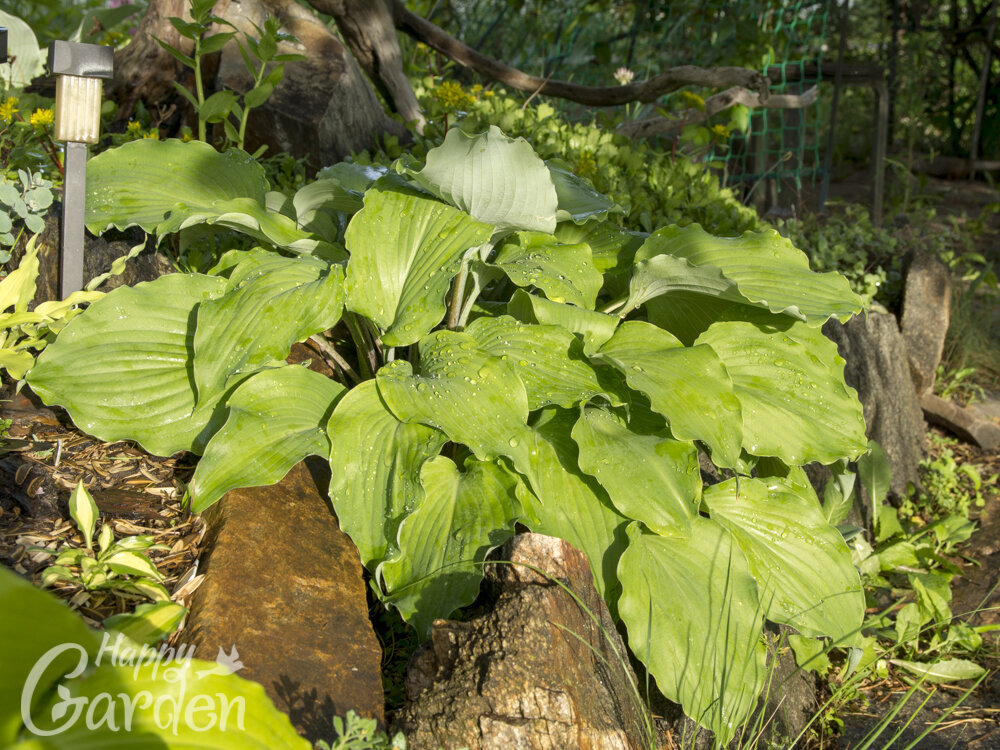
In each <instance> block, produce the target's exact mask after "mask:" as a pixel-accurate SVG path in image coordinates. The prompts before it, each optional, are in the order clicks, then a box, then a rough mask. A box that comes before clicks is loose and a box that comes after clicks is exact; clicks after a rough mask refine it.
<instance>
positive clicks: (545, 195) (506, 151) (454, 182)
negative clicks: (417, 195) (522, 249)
mask: <svg viewBox="0 0 1000 750" xmlns="http://www.w3.org/2000/svg"><path fill="white" fill-rule="evenodd" d="M400 169H401V170H402V171H403V172H404V173H405V174H407V175H408V176H409V177H410V178H411V179H412V180H413V181H414V182H416V183H417V184H418V185H420V186H421V187H423V188H425V189H427V190H429V191H430V192H431V193H433V194H434V195H436V196H438V197H439V198H441V199H442V200H444V201H447V202H448V203H450V204H451V205H453V206H457V207H458V208H460V209H462V210H463V211H465V212H467V213H469V214H471V215H472V217H473V218H475V219H476V220H478V221H481V222H485V223H487V224H492V225H494V226H496V227H497V228H499V229H530V230H535V231H539V232H551V231H552V230H553V229H555V228H556V209H557V207H558V203H559V199H558V196H557V194H556V187H555V185H554V184H553V182H552V176H551V175H550V174H549V170H548V167H546V166H545V162H543V161H542V160H541V159H540V158H539V157H538V155H537V154H535V150H534V149H533V148H532V147H531V145H530V144H529V143H528V142H527V141H526V140H524V139H523V138H508V137H507V136H506V135H504V134H503V133H502V132H501V131H500V128H498V127H497V126H496V125H490V128H489V130H488V131H487V132H486V133H478V134H476V135H468V134H466V133H464V132H462V130H461V129H460V128H452V129H451V130H449V131H448V134H447V135H446V136H445V138H444V142H443V143H442V144H441V145H440V146H437V147H435V148H432V149H431V150H430V151H428V152H427V162H426V164H425V165H424V168H423V169H421V170H420V171H419V172H414V171H412V170H408V169H406V168H403V167H400Z"/></svg>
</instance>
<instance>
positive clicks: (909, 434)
mask: <svg viewBox="0 0 1000 750" xmlns="http://www.w3.org/2000/svg"><path fill="white" fill-rule="evenodd" d="M823 333H824V334H826V336H827V338H829V339H832V340H833V341H834V342H835V343H836V344H837V349H838V351H839V352H840V356H841V357H843V358H844V359H845V360H846V362H847V364H846V365H845V367H844V379H845V380H846V381H847V384H848V385H849V386H851V387H852V388H854V389H855V390H857V392H858V398H859V399H860V400H861V406H862V407H863V409H864V415H865V423H866V424H867V425H868V429H867V434H868V438H869V439H871V440H874V441H875V442H877V443H878V444H879V446H881V448H882V450H883V451H885V455H886V457H887V458H888V459H889V465H890V467H891V468H892V492H893V494H895V495H896V496H897V497H905V496H906V486H907V484H908V483H912V484H913V485H914V486H918V487H919V486H920V478H919V475H918V473H917V469H918V467H919V465H920V460H921V458H923V455H924V450H925V448H924V421H923V417H922V415H921V412H920V402H919V400H918V398H917V394H916V391H914V389H913V385H912V381H911V379H910V368H909V365H908V359H907V354H906V344H905V343H904V341H903V337H902V336H901V335H900V333H899V326H898V325H897V323H896V318H895V316H893V315H891V314H889V313H877V312H869V313H868V315H867V317H866V316H864V315H856V316H854V317H853V318H851V319H850V320H848V321H847V323H846V324H842V323H840V322H838V321H837V320H836V319H832V320H830V321H828V322H827V323H826V325H824V326H823ZM866 505H867V504H866ZM865 520H867V521H870V519H865Z"/></svg>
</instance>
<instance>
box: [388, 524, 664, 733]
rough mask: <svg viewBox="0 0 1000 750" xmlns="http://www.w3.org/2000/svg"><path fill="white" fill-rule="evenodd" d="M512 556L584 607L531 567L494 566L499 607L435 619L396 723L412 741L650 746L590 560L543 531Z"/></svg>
mask: <svg viewBox="0 0 1000 750" xmlns="http://www.w3.org/2000/svg"><path fill="white" fill-rule="evenodd" d="M504 552H505V554H504V557H505V558H506V559H509V560H512V561H513V562H515V563H527V564H530V565H534V566H536V567H539V568H541V569H543V570H545V571H546V572H547V573H548V574H549V575H551V576H553V577H555V578H557V579H559V580H560V581H561V582H562V583H564V584H565V585H567V586H568V587H569V588H570V589H571V590H572V591H573V592H574V593H575V594H576V595H577V596H578V597H579V598H580V601H581V602H582V603H583V605H584V606H583V607H581V605H580V604H578V603H577V601H576V600H574V598H573V597H572V596H570V594H569V593H567V592H566V590H565V589H563V588H562V587H561V586H559V585H558V584H556V583H555V582H554V581H552V580H551V579H550V578H546V577H545V576H540V575H539V574H538V573H536V572H534V571H532V570H530V569H528V568H525V567H523V566H518V565H496V566H492V568H491V570H490V572H489V576H490V579H491V580H492V581H493V582H494V585H496V586H498V587H499V589H500V594H499V598H498V600H497V602H496V605H495V606H494V607H493V609H492V611H490V612H489V613H488V614H486V615H483V616H482V617H479V618H477V619H475V620H472V621H470V622H466V623H458V622H449V621H446V620H438V621H437V622H435V623H434V625H433V627H432V629H431V637H430V640H429V641H428V642H427V643H425V644H424V645H423V646H421V648H420V649H419V650H418V651H417V652H416V654H414V657H413V659H412V660H411V663H410V666H409V668H408V671H407V676H406V693H407V703H406V705H405V706H404V707H403V709H402V710H401V711H400V713H399V716H398V717H397V726H396V729H399V730H402V731H404V732H405V733H406V739H407V747H410V748H412V749H413V750H424V749H425V748H429V749H432V750H437V748H440V747H446V748H458V747H466V748H468V750H485V749H489V750H494V749H495V750H508V749H509V748H522V749H524V750H529V749H537V750H575V749H580V750H583V749H584V748H586V749H589V748H603V749H604V750H626V748H644V747H650V746H652V742H651V738H649V737H648V736H647V734H646V726H648V725H647V723H646V721H645V719H644V709H643V707H642V705H641V703H640V702H639V699H638V696H637V695H636V693H635V692H634V691H635V685H636V678H635V675H634V673H633V672H632V669H631V667H630V666H629V663H628V660H627V657H626V656H624V654H625V653H626V652H625V650H624V644H623V643H622V641H621V637H620V636H619V635H618V631H617V630H616V629H615V625H614V623H613V621H612V620H611V615H610V614H609V612H608V609H607V606H606V605H605V604H604V601H603V600H602V599H601V597H600V595H599V594H598V593H597V590H596V589H595V588H594V585H593V577H592V574H591V571H590V565H589V564H588V562H587V558H586V556H585V555H584V554H583V553H582V552H579V551H578V550H576V549H574V548H573V547H572V546H570V545H569V544H568V543H567V542H564V541H563V540H561V539H555V538H553V537H546V536H542V535H538V534H524V535H521V536H518V537H515V539H514V540H512V541H511V542H508V545H507V547H506V548H505V550H504ZM584 607H585V608H586V609H584ZM587 610H589V612H588V611H587ZM591 613H592V614H591Z"/></svg>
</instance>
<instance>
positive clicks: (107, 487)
mask: <svg viewBox="0 0 1000 750" xmlns="http://www.w3.org/2000/svg"><path fill="white" fill-rule="evenodd" d="M4 390H5V393H4V398H3V399H2V400H0V420H10V424H9V425H7V423H6V422H5V421H4V422H0V426H4V425H7V426H6V430H5V432H6V435H3V433H0V564H2V565H4V566H6V567H7V568H9V569H11V570H13V571H14V572H16V573H18V574H20V575H22V576H24V577H25V578H28V579H29V580H31V581H32V582H34V583H35V584H36V585H38V586H41V572H42V571H43V570H44V569H45V568H46V567H48V565H49V564H51V562H52V560H53V559H54V556H53V555H49V554H46V553H45V552H42V551H40V550H39V549H38V548H41V549H46V550H53V551H54V550H61V549H64V548H66V547H67V546H68V547H82V546H84V540H83V538H82V536H81V535H80V533H79V532H78V531H77V529H76V526H75V524H74V523H73V522H72V520H71V519H70V518H69V513H68V508H67V500H68V499H69V496H70V493H71V492H72V490H73V488H74V487H75V486H76V485H77V482H79V481H81V480H82V481H83V483H84V486H85V487H86V488H87V489H88V490H89V491H90V493H91V495H92V496H93V498H94V502H95V503H96V504H97V506H98V509H99V511H100V520H99V522H98V529H100V527H101V526H102V525H104V524H107V525H110V526H111V528H112V530H113V532H114V535H115V538H116V539H117V538H121V537H124V536H132V535H139V534H144V535H151V536H153V538H154V539H155V541H156V543H157V544H162V545H165V546H166V547H167V548H168V549H167V550H154V551H151V552H150V553H149V557H150V559H151V560H152V561H153V562H154V563H155V564H156V566H157V568H158V569H159V571H160V573H161V574H162V575H163V576H164V581H163V584H164V586H165V587H166V589H167V591H169V592H170V593H171V595H172V598H173V600H174V601H176V602H178V603H180V604H186V603H187V601H188V598H189V597H190V595H191V594H192V593H193V592H194V590H195V589H196V588H197V587H198V584H200V582H201V576H199V575H197V561H198V554H199V549H200V544H201V541H202V537H203V536H204V524H203V523H202V521H201V519H200V518H199V517H196V516H192V515H191V514H190V513H189V512H188V511H187V510H185V509H184V508H183V507H182V499H183V495H184V489H185V487H186V483H187V481H189V480H190V477H191V474H192V473H193V471H194V460H193V458H192V457H190V456H188V455H187V454H178V455H176V456H172V457H168V458H160V457H157V456H150V455H149V454H148V453H146V452H145V451H143V450H142V448H140V447H139V446H138V445H136V444H135V443H133V442H130V441H118V442H114V443H103V442H101V441H99V440H96V439H94V438H91V437H89V436H87V435H84V434H83V433H81V432H80V431H79V430H77V429H76V428H75V427H74V426H73V425H72V423H71V422H70V420H69V418H68V416H67V415H66V413H65V412H63V411H62V410H61V409H58V408H47V407H45V406H44V405H43V404H41V402H40V401H38V399H37V398H36V397H34V396H33V395H32V394H31V393H30V391H28V389H27V388H24V389H22V391H21V392H20V393H16V394H14V393H12V391H13V388H12V387H10V385H9V384H8V385H7V386H6V387H5V389H4ZM95 536H96V535H95ZM52 591H53V593H55V594H56V595H57V596H60V597H62V598H63V599H65V600H66V601H67V602H68V603H69V605H70V607H71V608H73V609H75V610H77V611H79V613H80V614H81V615H82V616H83V618H84V619H85V620H86V621H87V622H88V623H89V624H91V625H93V626H95V627H96V626H98V625H100V623H101V622H102V621H103V620H104V619H105V618H106V617H108V616H110V615H114V614H119V613H122V612H126V611H131V610H132V609H134V608H135V606H136V605H137V604H141V603H143V602H144V601H146V600H145V599H136V598H130V597H128V596H125V595H122V594H119V593H116V592H112V591H86V590H85V589H84V588H83V587H82V586H81V585H79V584H73V583H68V582H60V583H57V584H56V585H55V586H53V587H52Z"/></svg>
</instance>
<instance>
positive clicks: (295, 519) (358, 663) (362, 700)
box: [182, 460, 385, 741]
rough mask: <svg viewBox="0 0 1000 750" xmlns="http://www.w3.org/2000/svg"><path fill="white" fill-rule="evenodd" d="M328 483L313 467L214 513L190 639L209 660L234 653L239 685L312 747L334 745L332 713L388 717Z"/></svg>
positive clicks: (355, 567) (321, 466)
mask: <svg viewBox="0 0 1000 750" xmlns="http://www.w3.org/2000/svg"><path fill="white" fill-rule="evenodd" d="M324 470H325V473H326V476H325V477H324V476H323V473H324ZM328 483H329V469H328V468H327V466H326V464H325V463H324V462H322V461H317V462H315V463H314V462H312V461H310V460H307V461H304V462H301V463H299V464H297V465H296V466H295V467H294V468H293V469H292V470H291V471H290V472H289V473H288V475H287V476H286V477H285V478H284V479H283V480H282V481H281V482H279V483H278V484H276V485H273V486H271V487H251V488H246V489H240V490H232V491H230V492H228V493H227V494H226V495H225V497H224V498H223V499H222V500H220V501H219V502H218V503H217V504H216V505H214V506H212V508H210V509H209V510H208V511H206V512H205V514H204V518H205V522H206V525H207V529H208V530H207V534H206V539H205V552H204V553H203V555H202V558H201V562H200V571H199V572H201V573H204V574H205V580H204V582H203V583H202V584H201V586H200V587H199V588H198V590H197V592H196V593H195V595H194V599H193V602H192V607H191V613H190V615H189V618H188V625H187V628H186V630H185V631H184V633H183V635H182V639H183V641H184V642H185V643H188V644H191V645H193V646H195V647H196V653H197V655H198V656H199V657H201V658H204V659H214V658H215V657H216V654H217V653H218V650H219V649H220V648H222V649H225V651H226V653H229V652H230V650H231V649H232V648H233V647H234V646H235V647H236V649H237V650H238V652H239V658H240V660H241V661H242V662H243V664H244V669H243V670H241V671H240V672H239V674H240V675H241V676H243V677H246V678H248V679H251V680H255V681H257V682H259V683H261V684H262V685H263V686H264V688H265V690H267V693H268V695H270V696H271V698H272V699H273V700H274V702H275V704H276V705H277V706H278V708H279V709H281V710H282V711H285V712H286V713H288V714H289V715H290V718H291V720H292V723H293V724H294V725H295V727H296V729H298V731H299V732H300V733H302V734H304V735H305V736H306V737H308V738H310V739H311V740H314V741H315V740H316V739H319V738H326V739H329V735H330V731H331V730H330V727H331V724H330V722H331V720H332V718H333V716H334V714H341V715H343V714H346V713H347V711H348V710H351V709H353V710H354V711H356V712H357V713H359V714H360V715H362V716H367V717H372V718H376V719H378V720H379V721H383V720H384V712H385V708H384V699H383V693H382V679H381V649H380V648H379V645H378V641H377V640H376V637H375V633H374V631H373V629H372V626H371V622H370V621H369V619H368V604H367V600H366V595H365V592H366V585H365V582H364V580H363V579H362V575H361V562H360V560H359V558H358V551H357V549H356V548H355V547H354V544H353V542H351V540H350V539H349V538H348V537H347V535H345V534H344V533H343V532H341V531H340V528H339V526H338V524H337V520H336V518H335V517H334V516H333V515H332V514H331V512H330V510H329V509H328V507H327V502H326V500H325V499H324V497H323V495H321V494H320V492H319V491H318V490H317V487H318V486H319V487H326V486H328Z"/></svg>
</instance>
